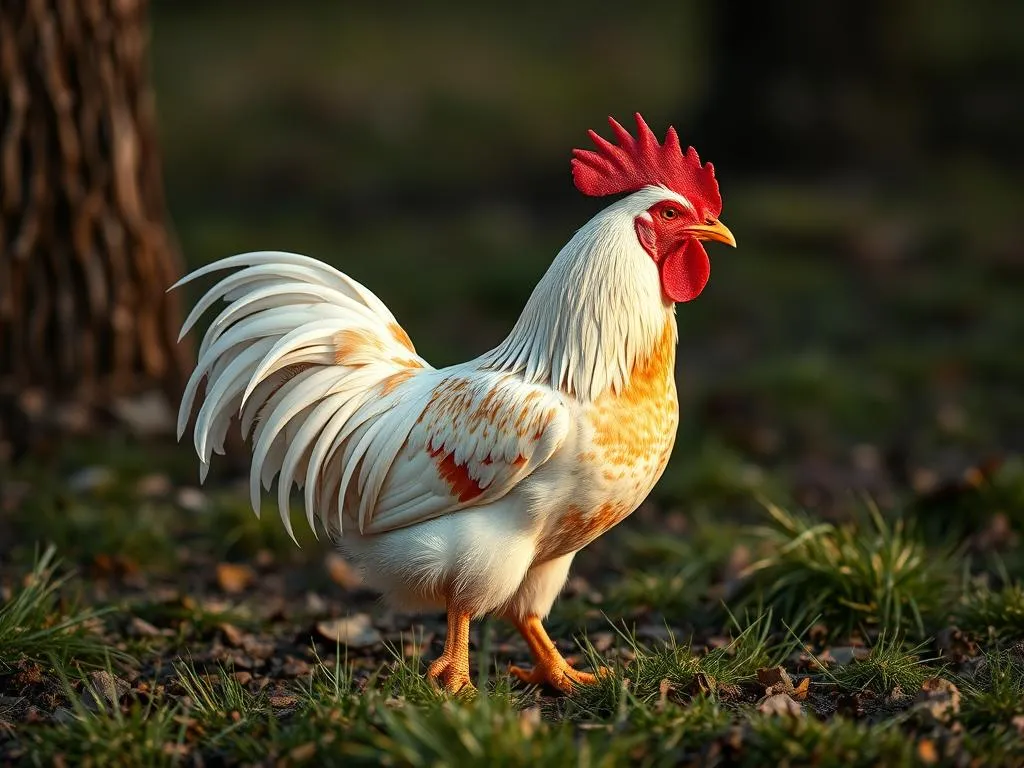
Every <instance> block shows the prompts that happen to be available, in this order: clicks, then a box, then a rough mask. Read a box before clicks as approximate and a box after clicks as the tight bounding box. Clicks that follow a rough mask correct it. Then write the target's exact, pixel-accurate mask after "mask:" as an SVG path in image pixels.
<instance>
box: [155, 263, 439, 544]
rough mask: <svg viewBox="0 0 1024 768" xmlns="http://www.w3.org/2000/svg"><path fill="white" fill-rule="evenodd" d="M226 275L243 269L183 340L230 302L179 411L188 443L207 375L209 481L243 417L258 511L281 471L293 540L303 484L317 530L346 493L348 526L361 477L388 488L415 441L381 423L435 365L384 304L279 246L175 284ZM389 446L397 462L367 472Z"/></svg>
mask: <svg viewBox="0 0 1024 768" xmlns="http://www.w3.org/2000/svg"><path fill="white" fill-rule="evenodd" d="M225 269H238V271H236V272H233V273H232V274H230V275H228V276H227V277H225V278H223V279H222V280H221V281H220V282H218V283H217V284H216V285H215V286H214V287H213V288H211V289H210V290H209V291H208V292H207V293H206V294H205V295H204V296H203V297H202V299H200V300H199V302H198V303H197V304H196V306H195V308H194V309H193V310H192V312H190V313H189V316H188V318H187V319H186V320H185V323H184V325H183V327H182V329H181V336H182V337H183V336H184V335H185V334H186V333H188V332H189V330H191V329H192V327H193V326H194V325H195V324H196V322H197V321H198V320H199V318H200V317H201V316H202V315H203V313H204V312H206V311H207V310H208V309H210V308H211V307H212V306H213V305H214V304H216V303H217V302H218V300H221V299H223V300H224V301H225V302H227V307H226V308H224V309H223V310H222V311H221V312H220V313H219V314H218V315H217V317H216V318H215V319H214V320H213V322H212V323H211V324H210V326H209V328H208V329H207V331H206V334H205V336H204V337H203V340H202V343H201V345H200V348H199V360H198V362H197V363H196V368H195V371H193V373H192V376H191V377H190V379H189V381H188V385H187V386H186V388H185V394H184V395H183V397H182V401H181V408H180V410H179V412H178V438H179V439H181V437H182V435H183V434H184V432H185V429H186V427H187V426H188V421H189V418H190V416H191V414H192V410H193V406H194V404H195V400H196V396H197V393H198V390H199V385H200V384H201V383H202V381H203V380H204V379H206V395H205V398H204V400H203V403H202V406H201V407H200V409H199V414H198V416H197V417H196V421H195V431H194V442H195V449H196V453H197V454H198V455H199V458H200V460H201V462H202V464H201V466H200V479H201V480H205V478H206V473H207V471H208V470H209V464H210V461H211V458H212V455H213V454H214V453H218V454H223V452H224V440H225V437H226V436H227V430H228V428H229V427H230V423H231V421H232V419H234V418H235V417H239V420H240V424H241V428H242V435H243V437H250V436H251V439H252V441H253V447H252V450H253V460H252V468H251V472H250V479H249V487H250V496H251V500H252V505H253V509H254V511H255V512H256V514H257V515H258V514H259V510H260V495H261V491H260V488H261V486H263V487H265V488H267V489H268V490H269V489H270V487H271V485H272V483H273V481H274V478H275V477H276V476H277V475H278V474H279V473H280V480H279V487H278V507H279V511H280V514H281V519H282V522H283V523H284V525H285V528H286V530H287V531H288V534H289V535H290V536H291V537H292V539H293V540H294V539H295V535H294V533H293V530H292V525H291V519H290V515H289V504H288V500H289V494H290V490H291V486H292V484H293V482H294V483H296V484H297V485H298V486H299V487H300V488H302V487H303V486H305V503H306V518H307V521H308V522H309V525H310V527H311V528H312V529H313V531H314V533H315V532H316V529H315V526H314V511H315V510H316V509H317V508H318V507H319V509H320V512H321V516H322V518H323V524H324V526H325V528H329V526H328V519H327V508H328V507H330V506H333V505H329V504H327V503H326V501H327V499H328V498H330V497H331V495H332V494H333V493H335V492H337V493H338V504H337V512H338V519H337V525H338V527H339V530H340V527H341V517H342V514H341V513H342V506H343V503H344V500H345V497H346V494H347V493H348V490H349V484H350V482H351V481H352V480H355V481H356V485H357V486H359V490H360V491H361V490H364V489H365V487H366V485H367V480H368V475H369V474H372V478H369V479H370V480H372V483H370V485H371V486H373V487H372V488H371V490H372V491H373V493H374V495H375V493H376V492H379V489H380V483H381V482H382V480H383V476H384V474H386V472H387V469H388V467H389V466H390V464H391V462H392V461H393V460H394V456H395V454H396V453H397V451H398V449H399V448H400V447H401V443H402V442H403V441H404V436H403V437H402V439H401V440H398V439H396V435H394V434H384V435H382V434H381V432H382V430H383V431H384V432H385V433H386V432H388V431H389V429H388V428H386V427H385V425H384V424H382V423H379V422H380V421H381V420H380V419H379V418H376V417H379V416H380V414H382V413H385V412H386V411H387V410H389V409H395V407H396V406H397V405H399V404H401V402H402V397H401V395H402V391H401V390H402V387H401V384H402V383H404V382H405V381H406V379H409V378H412V376H413V374H415V373H417V372H420V371H422V370H424V369H430V366H429V365H428V364H427V363H426V362H425V361H424V360H423V359H422V358H420V357H419V356H418V355H417V354H416V352H415V350H414V349H413V347H412V344H411V343H410V342H409V338H408V336H407V335H406V334H405V332H404V331H403V330H402V329H401V327H400V326H399V325H398V323H397V322H396V320H395V318H394V316H393V315H392V314H391V312H390V311H389V310H388V309H387V307H386V306H384V304H383V303H382V302H381V301H380V299H378V298H377V297H376V296H374V295H373V293H372V292H370V291H369V290H368V289H366V288H365V287H363V286H362V285H360V284H359V283H357V282H356V281H355V280H352V279H351V278H349V277H347V276H346V275H344V274H342V273H341V272H339V271H338V270H336V269H334V268H332V267H330V266H328V265H326V264H323V263H322V262H319V261H317V260H315V259H311V258H309V257H307V256H301V255H299V254H294V253H286V252H279V251H260V252H255V253H246V254H241V255H238V256H232V257H229V258H226V259H222V260H220V261H217V262H214V263H212V264H209V265H207V266H205V267H203V268H201V269H199V270H196V271H195V272H193V273H191V274H190V275H188V276H186V277H185V278H183V279H182V280H180V281H179V282H178V283H176V284H175V285H174V286H173V288H177V287H178V286H180V285H183V284H185V283H187V282H190V281H192V280H195V279H196V278H199V277H202V276H204V275H207V274H210V273H212V272H215V271H220V270H225ZM431 370H432V369H431ZM408 410H409V409H408V408H404V409H401V408H400V409H396V413H401V412H403V411H408ZM414 418H415V417H413V419H414ZM411 421H412V420H411V419H406V418H403V419H402V422H403V424H405V423H409V424H410V425H411ZM392 426H394V425H392ZM381 445H386V446H387V447H388V450H387V452H386V453H387V454H388V455H383V456H380V455H377V454H374V459H373V461H374V466H373V472H372V473H369V472H368V471H367V470H365V469H364V470H363V471H361V472H357V470H358V469H359V467H360V466H362V464H363V463H364V462H363V461H362V459H363V458H364V456H365V455H366V453H367V451H368V450H370V448H371V446H374V447H378V448H379V447H380V446H381ZM363 501H364V502H366V503H367V504H372V503H373V500H372V499H369V500H367V499H363Z"/></svg>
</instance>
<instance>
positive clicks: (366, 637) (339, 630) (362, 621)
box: [316, 613, 381, 648]
mask: <svg viewBox="0 0 1024 768" xmlns="http://www.w3.org/2000/svg"><path fill="white" fill-rule="evenodd" d="M316 631H317V632H319V633H320V635H321V636H322V637H324V638H326V639H328V640H332V641H334V642H336V643H340V644H341V645H347V646H349V647H350V648H368V647H370V646H372V645H377V644H378V643H379V642H380V641H381V636H380V632H378V631H377V630H376V629H374V627H373V625H372V624H371V623H370V617H369V616H367V615H366V614H365V613H356V614H353V615H352V616H347V617H345V618H343V619H331V620H330V621H321V622H318V623H317V625H316Z"/></svg>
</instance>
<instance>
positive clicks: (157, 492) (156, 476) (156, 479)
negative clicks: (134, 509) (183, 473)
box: [135, 472, 173, 499]
mask: <svg viewBox="0 0 1024 768" xmlns="http://www.w3.org/2000/svg"><path fill="white" fill-rule="evenodd" d="M172 487H173V486H172V485H171V478H169V477H168V476H167V475H165V474H162V473H159V472H154V473H152V474H149V475H145V476H143V477H140V478H139V481H138V482H137V483H136V484H135V493H137V494H138V495H139V496H142V497H144V498H147V499H152V498H157V497H160V496H166V495H167V494H169V493H170V492H171V488H172Z"/></svg>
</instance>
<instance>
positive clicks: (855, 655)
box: [828, 645, 870, 667]
mask: <svg viewBox="0 0 1024 768" xmlns="http://www.w3.org/2000/svg"><path fill="white" fill-rule="evenodd" d="M828 653H829V655H830V656H831V657H832V661H834V662H835V663H836V665H837V666H840V667H845V666H846V665H847V664H852V663H853V662H854V661H863V660H864V659H866V658H867V657H868V655H869V653H870V652H869V651H868V649H867V648H863V647H861V646H850V645H840V646H836V647H835V648H829V649H828Z"/></svg>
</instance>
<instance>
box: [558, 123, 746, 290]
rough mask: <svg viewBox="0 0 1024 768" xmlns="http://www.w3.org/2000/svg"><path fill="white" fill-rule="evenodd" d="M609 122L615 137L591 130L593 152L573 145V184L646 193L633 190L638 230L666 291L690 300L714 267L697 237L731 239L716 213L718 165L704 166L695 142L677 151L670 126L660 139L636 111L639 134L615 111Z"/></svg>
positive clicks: (588, 190) (591, 191)
mask: <svg viewBox="0 0 1024 768" xmlns="http://www.w3.org/2000/svg"><path fill="white" fill-rule="evenodd" d="M608 121H609V122H610V123H611V126H612V131H613V132H614V133H615V138H616V140H617V142H618V143H617V144H612V143H611V142H609V141H606V140H605V139H603V138H601V137H600V136H599V135H598V134H597V133H596V132H594V131H590V138H591V139H592V140H593V142H594V144H595V145H596V146H597V151H591V150H586V149H576V150H573V160H572V175H573V180H574V181H575V182H576V188H577V189H579V191H580V192H582V193H583V194H585V195H593V196H597V197H600V196H604V195H616V194H621V193H623V192H633V193H636V192H644V194H642V195H637V196H636V197H637V210H636V212H635V216H634V218H633V227H634V229H635V230H636V237H637V239H638V240H639V242H640V245H641V246H642V247H643V249H644V250H645V251H646V252H647V254H648V255H649V256H650V257H651V259H652V260H653V261H654V264H655V265H656V266H657V268H658V271H659V274H660V276H661V288H662V291H663V292H664V294H665V296H666V297H667V298H668V299H669V300H671V301H675V302H680V301H690V300H692V299H695V298H697V296H698V295H699V294H700V292H701V291H702V290H704V286H705V285H706V284H707V281H708V276H709V275H710V273H711V265H710V262H709V261H708V255H707V252H706V251H705V250H704V246H703V245H701V242H700V241H701V240H717V241H718V242H722V243H726V244H728V245H731V246H735V245H736V240H735V238H734V237H733V236H732V233H731V232H730V231H729V230H728V229H727V228H726V227H725V225H724V224H722V223H721V222H720V221H719V220H718V216H719V214H721V212H722V196H721V194H719V192H718V182H717V181H716V180H715V169H714V167H713V166H712V165H711V163H705V164H704V165H701V162H700V158H699V157H697V151H696V150H695V149H694V148H693V147H690V148H689V149H687V150H686V152H685V153H684V152H683V151H682V147H681V146H680V144H679V136H678V134H677V133H676V130H675V128H669V129H668V133H667V134H666V136H665V141H664V143H661V142H659V141H658V139H657V137H656V136H655V135H654V133H653V132H652V131H651V129H650V128H648V127H647V123H645V122H644V119H643V118H642V117H641V116H640V115H639V114H637V115H636V127H637V136H636V138H634V137H633V136H632V135H630V133H629V131H627V130H626V129H625V128H623V127H622V126H621V125H619V123H618V122H616V121H615V120H614V119H613V118H608ZM652 192H653V193H654V194H653V197H652V194H651V193H652Z"/></svg>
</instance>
